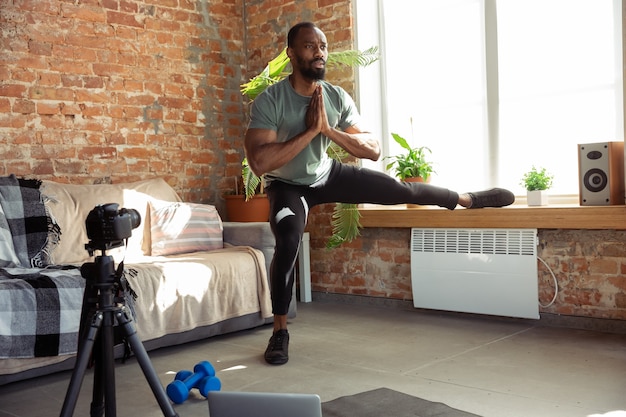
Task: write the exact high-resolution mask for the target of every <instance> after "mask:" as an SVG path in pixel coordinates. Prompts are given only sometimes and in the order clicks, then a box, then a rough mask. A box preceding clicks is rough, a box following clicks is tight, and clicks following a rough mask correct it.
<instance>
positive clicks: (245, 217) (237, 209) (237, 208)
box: [224, 158, 270, 222]
mask: <svg viewBox="0 0 626 417" xmlns="http://www.w3.org/2000/svg"><path fill="white" fill-rule="evenodd" d="M240 189H241V190H242V192H243V194H242V193H240V191H239V190H240ZM224 200H225V201H226V211H227V212H228V220H229V221H231V222H266V221H268V220H269V218H270V202H269V199H268V198H267V194H265V193H264V192H263V181H262V180H261V178H259V177H257V176H256V175H254V173H253V172H252V170H251V169H250V167H249V166H248V161H247V160H246V159H245V158H244V159H243V161H242V162H241V177H240V178H237V180H236V181H235V194H232V195H225V196H224Z"/></svg>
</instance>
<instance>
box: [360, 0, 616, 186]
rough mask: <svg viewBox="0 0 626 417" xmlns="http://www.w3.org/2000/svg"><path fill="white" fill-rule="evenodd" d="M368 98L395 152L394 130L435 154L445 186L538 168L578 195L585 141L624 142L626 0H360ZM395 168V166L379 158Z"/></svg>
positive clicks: (367, 113)
mask: <svg viewBox="0 0 626 417" xmlns="http://www.w3.org/2000/svg"><path fill="white" fill-rule="evenodd" d="M356 8H357V9H356V10H357V20H356V22H357V41H358V42H357V43H358V47H359V48H366V47H369V46H371V45H379V47H380V50H381V55H382V59H381V61H380V62H379V63H378V66H376V67H371V68H370V67H366V68H363V69H361V70H360V73H359V92H358V94H357V99H358V100H357V101H358V102H359V106H360V109H361V112H362V114H363V116H364V119H365V120H367V121H368V122H369V121H375V123H374V125H373V126H370V127H371V128H372V129H374V131H375V132H378V134H379V135H380V136H381V137H382V138H383V139H384V140H383V142H384V143H383V152H384V154H385V155H395V154H396V153H399V152H401V150H400V148H399V147H398V146H397V144H396V143H395V142H394V141H393V140H392V139H391V135H390V133H391V132H394V133H399V134H401V135H402V136H404V137H406V138H407V139H409V141H410V143H412V145H414V146H418V145H419V146H421V145H425V146H428V147H429V148H430V149H431V150H432V159H433V161H435V164H436V171H437V174H436V175H435V176H434V178H433V184H438V185H442V186H445V187H449V188H452V189H455V190H459V191H463V190H473V189H477V188H484V187H490V186H496V185H497V186H503V187H507V188H509V189H511V190H513V191H514V192H515V193H516V194H518V195H522V194H524V190H523V187H522V186H521V185H520V184H519V183H520V180H521V177H522V175H523V173H524V172H526V171H528V170H529V169H530V168H531V166H532V165H535V166H538V167H539V166H541V167H545V168H547V169H548V171H550V172H552V173H553V174H554V175H555V181H554V187H553V190H552V193H555V194H570V195H576V194H578V153H577V144H579V143H591V142H607V141H621V140H624V127H623V99H622V96H623V86H622V64H621V62H622V42H621V1H620V0H505V1H498V0H413V1H405V0H356ZM375 165H376V166H377V167H378V168H379V169H383V167H384V165H385V163H384V162H383V163H380V162H379V163H378V164H375Z"/></svg>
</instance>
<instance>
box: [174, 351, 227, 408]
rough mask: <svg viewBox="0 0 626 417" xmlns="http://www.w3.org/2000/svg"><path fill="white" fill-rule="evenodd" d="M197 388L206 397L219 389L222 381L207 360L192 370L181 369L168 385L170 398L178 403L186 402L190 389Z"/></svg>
mask: <svg viewBox="0 0 626 417" xmlns="http://www.w3.org/2000/svg"><path fill="white" fill-rule="evenodd" d="M193 388H197V389H198V390H199V391H200V394H202V396H203V397H206V396H207V394H208V393H209V391H219V390H220V389H221V388H222V383H221V381H220V380H219V378H217V377H216V376H215V369H214V368H213V365H211V364H210V363H209V362H207V361H203V362H200V363H198V364H197V365H196V366H194V368H193V373H192V372H191V371H180V372H178V373H177V374H176V376H175V377H174V381H173V382H172V383H170V384H169V385H168V386H167V390H166V392H167V395H168V396H169V397H170V400H172V401H173V402H175V403H176V404H181V403H183V402H185V400H186V399H187V397H189V391H191V390H192V389H193Z"/></svg>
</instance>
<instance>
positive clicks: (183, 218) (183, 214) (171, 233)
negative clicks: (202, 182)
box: [148, 201, 224, 256]
mask: <svg viewBox="0 0 626 417" xmlns="http://www.w3.org/2000/svg"><path fill="white" fill-rule="evenodd" d="M148 204H149V205H150V234H151V241H152V245H151V246H152V255H153V256H166V255H175V254H178V253H191V252H197V251H209V250H214V249H221V248H223V247H224V241H223V237H222V236H223V235H222V231H223V227H222V220H221V219H220V216H219V214H218V213H217V209H216V208H215V206H211V205H207V204H195V203H182V202H174V203H172V202H165V201H150V202H149V203H148Z"/></svg>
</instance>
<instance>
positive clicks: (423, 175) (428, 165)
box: [385, 133, 435, 182]
mask: <svg viewBox="0 0 626 417" xmlns="http://www.w3.org/2000/svg"><path fill="white" fill-rule="evenodd" d="M391 136H392V137H393V139H394V140H395V141H396V143H398V144H399V145H400V146H401V147H402V148H404V149H405V150H406V152H405V153H402V154H398V155H395V156H387V157H385V159H391V162H390V163H389V164H387V166H386V169H387V170H389V169H391V168H393V169H394V173H395V175H396V177H398V178H399V179H400V180H401V181H419V182H429V181H430V175H431V174H433V173H434V172H435V170H434V169H433V164H432V162H430V161H429V160H428V157H427V155H426V154H427V153H428V154H430V153H431V150H430V148H428V147H426V146H420V147H417V148H411V145H409V143H408V142H407V140H406V139H404V138H403V137H402V136H400V135H399V134H397V133H392V134H391Z"/></svg>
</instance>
